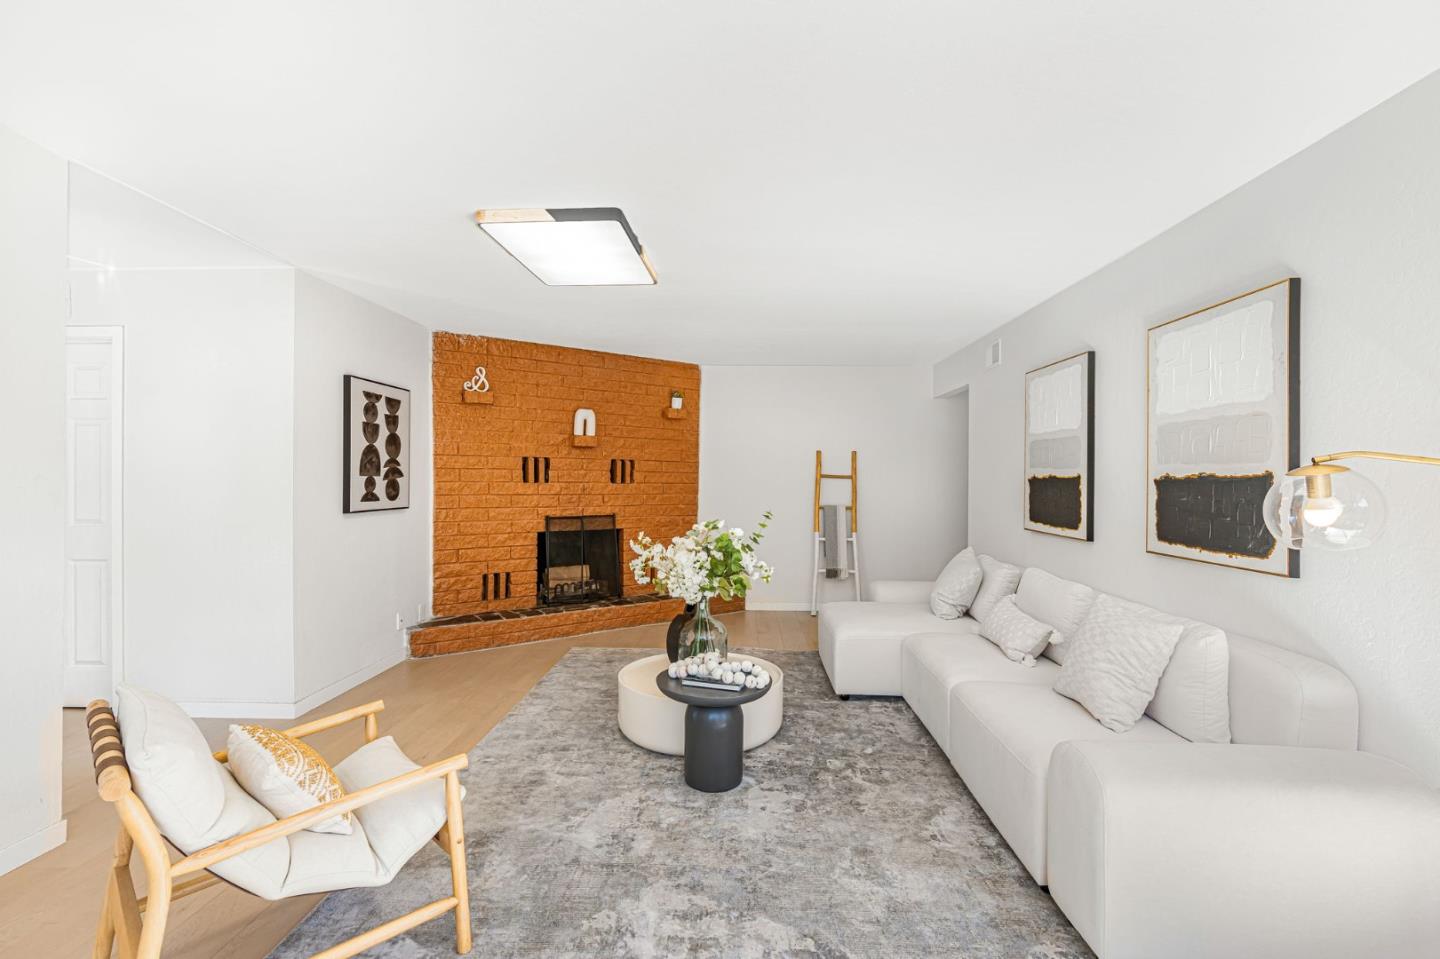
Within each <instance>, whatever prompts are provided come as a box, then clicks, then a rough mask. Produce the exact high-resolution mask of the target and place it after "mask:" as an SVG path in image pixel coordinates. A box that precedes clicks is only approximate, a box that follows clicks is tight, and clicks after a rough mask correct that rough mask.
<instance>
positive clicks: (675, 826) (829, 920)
mask: <svg viewBox="0 0 1440 959" xmlns="http://www.w3.org/2000/svg"><path fill="white" fill-rule="evenodd" d="M756 652H757V653H758V654H759V655H763V656H764V657H765V658H767V659H769V660H771V661H773V662H775V663H777V664H778V665H779V666H780V667H781V668H782V669H784V670H785V699H786V702H785V722H784V726H783V727H782V728H781V730H780V733H779V734H778V735H777V736H776V737H775V739H773V740H771V741H770V742H769V743H767V744H766V745H764V746H761V747H760V748H759V749H756V750H752V751H751V752H749V753H747V754H746V758H745V780H744V782H743V783H742V784H741V785H740V787H739V788H738V789H735V790H733V791H731V792H728V793H721V794H707V793H700V792H695V791H693V790H691V789H689V788H688V787H686V785H685V784H684V781H683V778H682V765H681V764H682V762H683V760H681V759H680V758H678V757H672V756H661V755H658V754H655V753H650V752H647V751H645V750H643V749H641V748H639V747H638V746H635V745H633V744H631V743H630V741H629V740H627V739H625V738H624V737H623V736H622V735H621V734H620V731H619V729H618V728H617V727H616V721H615V715H616V708H617V706H616V691H615V673H616V672H617V671H618V670H619V669H620V667H621V666H623V665H624V664H625V663H628V662H630V661H632V660H634V659H636V658H638V657H640V656H642V655H650V654H649V653H644V652H641V651H639V650H634V649H583V648H582V649H573V650H571V651H570V652H569V653H567V654H566V655H565V657H564V658H563V659H562V660H561V661H560V662H559V663H558V664H556V666H555V668H554V669H552V670H551V671H550V672H549V673H548V674H547V675H546V676H545V677H544V678H542V679H541V680H540V682H539V683H538V684H536V686H535V688H534V689H533V690H531V691H530V693H529V694H528V695H527V696H526V697H525V698H524V699H523V700H522V701H521V702H520V703H519V704H518V705H517V706H516V707H515V708H514V709H513V710H512V711H511V712H510V714H509V715H508V716H506V717H505V719H504V720H502V721H501V723H500V724H499V725H498V726H496V727H495V729H494V730H492V731H491V733H490V735H488V736H487V737H485V739H484V740H483V741H482V742H481V743H480V744H479V745H478V746H476V747H475V749H474V751H473V752H471V753H470V762H471V765H470V768H469V770H468V771H467V772H466V773H464V774H463V776H464V781H465V783H466V788H467V790H468V795H467V796H466V799H465V825H466V836H467V840H468V847H467V848H468V852H469V862H470V891H471V899H472V902H473V907H472V909H473V913H474V924H475V949H474V951H473V952H472V955H474V956H486V957H488V956H575V957H579V956H585V957H591V956H638V957H651V956H654V957H661V956H696V957H701V956H704V957H709V956H735V957H747V959H748V957H757V959H758V957H764V956H816V957H822V956H823V957H896V959H910V957H916V959H919V957H929V956H937V957H938V956H945V957H967V959H1015V957H1031V959H1079V957H1088V956H1090V955H1091V953H1090V951H1089V949H1088V948H1087V947H1086V946H1085V944H1084V942H1083V940H1081V938H1080V936H1079V934H1077V933H1076V932H1075V931H1074V929H1073V928H1071V926H1070V924H1069V923H1068V922H1067V921H1066V920H1065V917H1064V916H1063V915H1061V913H1060V911H1059V910H1058V909H1057V908H1056V907H1055V904H1054V903H1053V902H1052V901H1051V899H1050V897H1049V896H1048V895H1047V894H1046V893H1045V892H1044V891H1043V890H1042V889H1040V888H1039V887H1038V886H1036V885H1035V883H1034V881H1033V880H1032V879H1031V878H1030V876H1029V874H1028V873H1026V872H1025V869H1024V867H1023V866H1021V865H1020V863H1019V861H1018V860H1016V858H1015V857H1014V855H1012V854H1011V852H1010V850H1009V848H1008V847H1007V846H1006V845H1005V841H1004V840H1003V839H1001V838H1000V836H999V834H997V833H996V832H995V829H994V827H993V826H991V825H990V821H989V820H988V819H987V818H986V816H985V814H984V813H983V812H982V811H981V810H980V808H979V807H978V806H977V805H976V804H975V801H974V800H973V799H972V798H971V797H970V794H969V792H967V791H966V789H965V786H964V784H963V783H962V782H961V781H960V779H959V777H958V776H956V775H955V772H954V770H953V769H951V767H950V764H949V762H947V761H946V759H945V756H944V755H943V754H942V753H941V752H940V750H939V748H938V747H937V746H936V745H935V743H934V741H933V740H932V739H931V738H930V735H929V734H928V733H927V732H926V731H925V728H924V727H923V726H922V725H921V724H920V722H919V720H918V719H916V718H915V716H914V714H913V713H911V711H910V709H909V707H908V706H906V705H905V703H904V702H903V701H900V700H890V699H874V700H852V701H850V702H841V701H840V700H838V699H837V698H836V697H835V695H834V693H833V692H832V691H831V688H830V684H829V681H828V680H827V679H826V678H825V674H824V671H823V668H822V667H821V665H820V660H819V657H818V656H817V655H816V654H815V653H798V652H777V651H773V650H766V651H756ZM455 708H456V709H463V708H464V704H463V703H456V704H455ZM449 889H450V870H449V861H448V860H447V859H446V858H445V856H444V854H443V853H441V851H440V850H439V848H438V847H436V846H434V845H433V844H432V845H430V846H427V847H426V848H425V849H424V850H422V851H421V852H420V853H419V854H418V855H417V856H416V857H415V858H414V859H413V860H412V861H411V862H410V864H409V865H408V866H407V867H406V868H405V870H404V871H403V872H402V873H401V874H400V877H399V878H398V879H397V880H396V881H395V882H393V883H391V885H390V886H388V887H383V888H379V889H357V890H348V891H345V892H339V893H334V894H332V895H330V896H329V897H328V898H326V900H325V901H324V902H323V903H322V904H321V905H320V907H319V908H318V909H316V910H315V911H314V912H313V913H312V914H311V915H310V916H309V917H308V918H306V920H305V921H304V922H303V923H301V925H300V926H299V927H298V928H297V929H296V930H295V931H294V932H293V933H292V934H291V935H290V936H289V938H287V939H286V940H285V942H283V943H282V944H281V945H280V947H279V948H278V949H277V950H276V951H275V952H274V953H273V954H272V955H273V956H274V957H276V959H294V957H301V956H308V955H310V954H312V953H314V952H317V951H319V950H321V949H324V948H326V947H328V946H331V945H334V944H335V943H337V942H339V941H341V940H343V939H345V938H347V937H349V936H352V935H355V934H356V933H358V932H360V931H361V930H363V929H368V928H370V927H372V926H375V925H378V924H379V923H381V922H384V921H385V920H387V919H391V918H393V917H395V916H398V915H400V914H401V913H404V912H407V911H409V910H411V909H414V908H417V907H419V906H420V905H422V904H423V903H425V902H427V901H430V900H434V899H438V898H441V897H442V896H446V895H449ZM366 955H369V956H380V957H387V959H413V957H420V956H445V955H454V923H453V920H452V918H451V916H450V915H449V914H446V916H444V917H443V918H441V919H437V920H435V921H433V922H430V923H427V924H426V925H424V926H421V927H420V928H418V929H415V930H412V931H411V932H410V933H408V934H407V935H405V936H403V937H401V938H400V939H397V940H394V941H392V942H389V943H387V944H385V945H383V946H380V947H378V948H376V949H374V950H372V951H371V952H369V953H366Z"/></svg>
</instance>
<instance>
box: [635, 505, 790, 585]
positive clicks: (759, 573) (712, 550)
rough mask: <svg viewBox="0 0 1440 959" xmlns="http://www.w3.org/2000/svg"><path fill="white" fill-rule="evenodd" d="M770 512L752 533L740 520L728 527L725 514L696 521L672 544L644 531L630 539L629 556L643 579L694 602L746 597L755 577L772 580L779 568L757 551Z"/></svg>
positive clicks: (637, 577) (640, 580)
mask: <svg viewBox="0 0 1440 959" xmlns="http://www.w3.org/2000/svg"><path fill="white" fill-rule="evenodd" d="M770 516H771V514H770V513H769V512H766V513H765V516H764V518H763V519H762V520H761V521H760V525H759V527H758V528H757V529H756V530H755V531H754V532H752V533H750V534H749V535H746V533H745V531H744V530H743V529H741V528H740V527H738V526H735V527H731V528H730V529H726V528H725V521H724V520H718V519H712V520H707V521H705V522H703V523H696V524H695V525H694V526H692V527H690V531H689V532H687V533H686V534H685V535H684V536H677V537H675V538H674V539H673V540H671V541H670V544H669V545H668V546H664V545H661V544H659V543H656V542H654V541H653V540H651V539H650V537H649V536H646V535H645V534H644V533H643V532H642V533H640V534H639V535H638V536H636V537H635V539H633V540H631V541H630V549H631V550H633V551H634V552H635V554H636V555H635V558H634V559H632V560H631V561H630V571H631V572H632V573H634V574H635V582H637V583H639V584H640V585H642V586H644V585H646V584H648V583H652V582H653V583H654V584H655V588H656V590H657V591H659V592H660V593H663V594H664V595H666V596H673V597H675V598H676V599H683V600H684V601H685V602H687V603H689V604H691V605H694V606H698V605H700V604H701V603H702V602H707V601H709V600H711V599H714V598H715V597H716V596H718V597H720V598H721V599H736V598H741V597H744V595H745V594H746V593H747V592H748V591H749V589H750V586H751V584H752V583H754V582H755V581H756V580H759V581H760V582H762V583H768V582H770V577H771V576H772V575H773V574H774V572H775V571H774V570H773V569H772V568H771V567H770V564H769V563H767V562H765V561H764V560H762V559H761V558H760V557H759V556H757V555H756V553H755V547H756V546H757V545H758V544H759V543H760V540H761V539H762V538H763V537H764V535H765V527H766V526H768V525H769V523H770Z"/></svg>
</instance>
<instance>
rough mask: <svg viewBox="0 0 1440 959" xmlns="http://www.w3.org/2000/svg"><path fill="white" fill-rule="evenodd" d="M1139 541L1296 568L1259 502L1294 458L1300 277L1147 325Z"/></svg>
mask: <svg viewBox="0 0 1440 959" xmlns="http://www.w3.org/2000/svg"><path fill="white" fill-rule="evenodd" d="M1147 338H1148V340H1149V360H1148V362H1149V367H1148V377H1147V389H1146V392H1147V397H1148V399H1147V403H1148V405H1147V408H1146V409H1147V413H1146V456H1145V460H1146V468H1147V470H1148V474H1147V476H1146V483H1145V487H1146V496H1147V497H1148V500H1149V503H1148V507H1147V510H1148V512H1147V523H1146V544H1145V548H1146V550H1147V551H1149V552H1151V553H1159V554H1161V555H1164V556H1178V557H1180V558H1182V559H1193V560H1199V561H1201V562H1206V563H1215V564H1218V565H1220V566H1231V567H1234V568H1236V569H1248V570H1252V571H1254V572H1257V573H1269V574H1271V575H1274V576H1289V577H1298V576H1299V575H1300V559H1299V557H1300V554H1299V553H1298V552H1296V551H1295V550H1290V549H1286V548H1284V547H1283V546H1280V545H1279V544H1278V543H1276V541H1275V538H1274V537H1273V536H1271V535H1270V531H1269V530H1267V529H1266V528H1265V523H1264V521H1263V519H1262V517H1261V506H1262V504H1263V503H1264V502H1265V494H1266V492H1268V491H1269V489H1270V485H1271V484H1272V483H1273V482H1274V481H1275V479H1276V477H1278V476H1280V475H1282V474H1283V473H1284V472H1285V471H1286V470H1289V469H1293V468H1294V467H1296V466H1298V465H1299V459H1300V281H1299V279H1297V278H1294V277H1292V278H1290V279H1285V280H1281V281H1279V282H1278V283H1272V284H1270V285H1269V286H1266V287H1262V288H1260V289H1258V290H1253V291H1251V292H1249V293H1245V294H1242V295H1240V296H1236V297H1232V298H1231V299H1228V300H1226V301H1224V302H1223V303H1217V304H1215V305H1214V306H1211V307H1206V308H1205V309H1203V310H1198V311H1196V312H1194V313H1189V314H1186V315H1185V316H1182V317H1180V318H1178V319H1174V320H1171V321H1170V322H1168V323H1162V324H1160V325H1159V326H1156V327H1152V328H1151V329H1150V330H1149V332H1148V334H1147Z"/></svg>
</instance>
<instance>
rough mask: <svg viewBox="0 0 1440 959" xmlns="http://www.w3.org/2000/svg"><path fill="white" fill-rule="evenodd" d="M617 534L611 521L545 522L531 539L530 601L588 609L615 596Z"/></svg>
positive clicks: (590, 518)
mask: <svg viewBox="0 0 1440 959" xmlns="http://www.w3.org/2000/svg"><path fill="white" fill-rule="evenodd" d="M621 532H622V531H621V530H619V529H617V528H616V527H615V516H614V514H613V513H612V514H611V515H609V516H547V517H545V529H544V531H543V532H540V533H536V534H535V537H536V540H535V541H536V570H537V571H538V573H537V575H536V577H535V584H536V594H537V595H536V600H537V601H538V602H539V604H540V605H541V606H554V605H562V604H568V603H590V602H594V601H595V600H599V599H611V598H613V597H617V596H619V595H620V594H621V588H622V586H623V584H624V580H623V579H622V578H621V575H620V543H621Z"/></svg>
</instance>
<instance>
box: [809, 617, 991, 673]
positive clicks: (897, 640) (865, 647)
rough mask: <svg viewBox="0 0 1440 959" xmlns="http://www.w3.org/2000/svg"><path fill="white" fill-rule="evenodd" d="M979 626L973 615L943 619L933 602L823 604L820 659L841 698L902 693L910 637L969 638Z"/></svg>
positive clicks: (820, 627)
mask: <svg viewBox="0 0 1440 959" xmlns="http://www.w3.org/2000/svg"><path fill="white" fill-rule="evenodd" d="M978 628H979V624H978V623H976V622H975V620H973V619H971V618H970V617H968V616H962V617H960V618H959V619H951V620H944V619H940V618H938V617H937V616H935V615H934V614H932V613H931V612H930V605H929V603H826V604H825V605H824V606H821V607H820V626H819V632H820V662H821V663H823V664H824V666H825V672H826V673H827V674H828V675H829V677H830V685H831V686H833V687H834V689H835V692H836V693H838V694H839V695H841V696H849V695H860V696H899V695H901V693H902V689H901V682H900V644H901V642H902V641H903V640H904V639H905V637H906V636H910V635H913V634H915V633H947V634H949V635H952V636H965V635H971V634H973V633H974V632H975V631H976V630H977V629H978ZM997 652H998V651H997Z"/></svg>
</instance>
